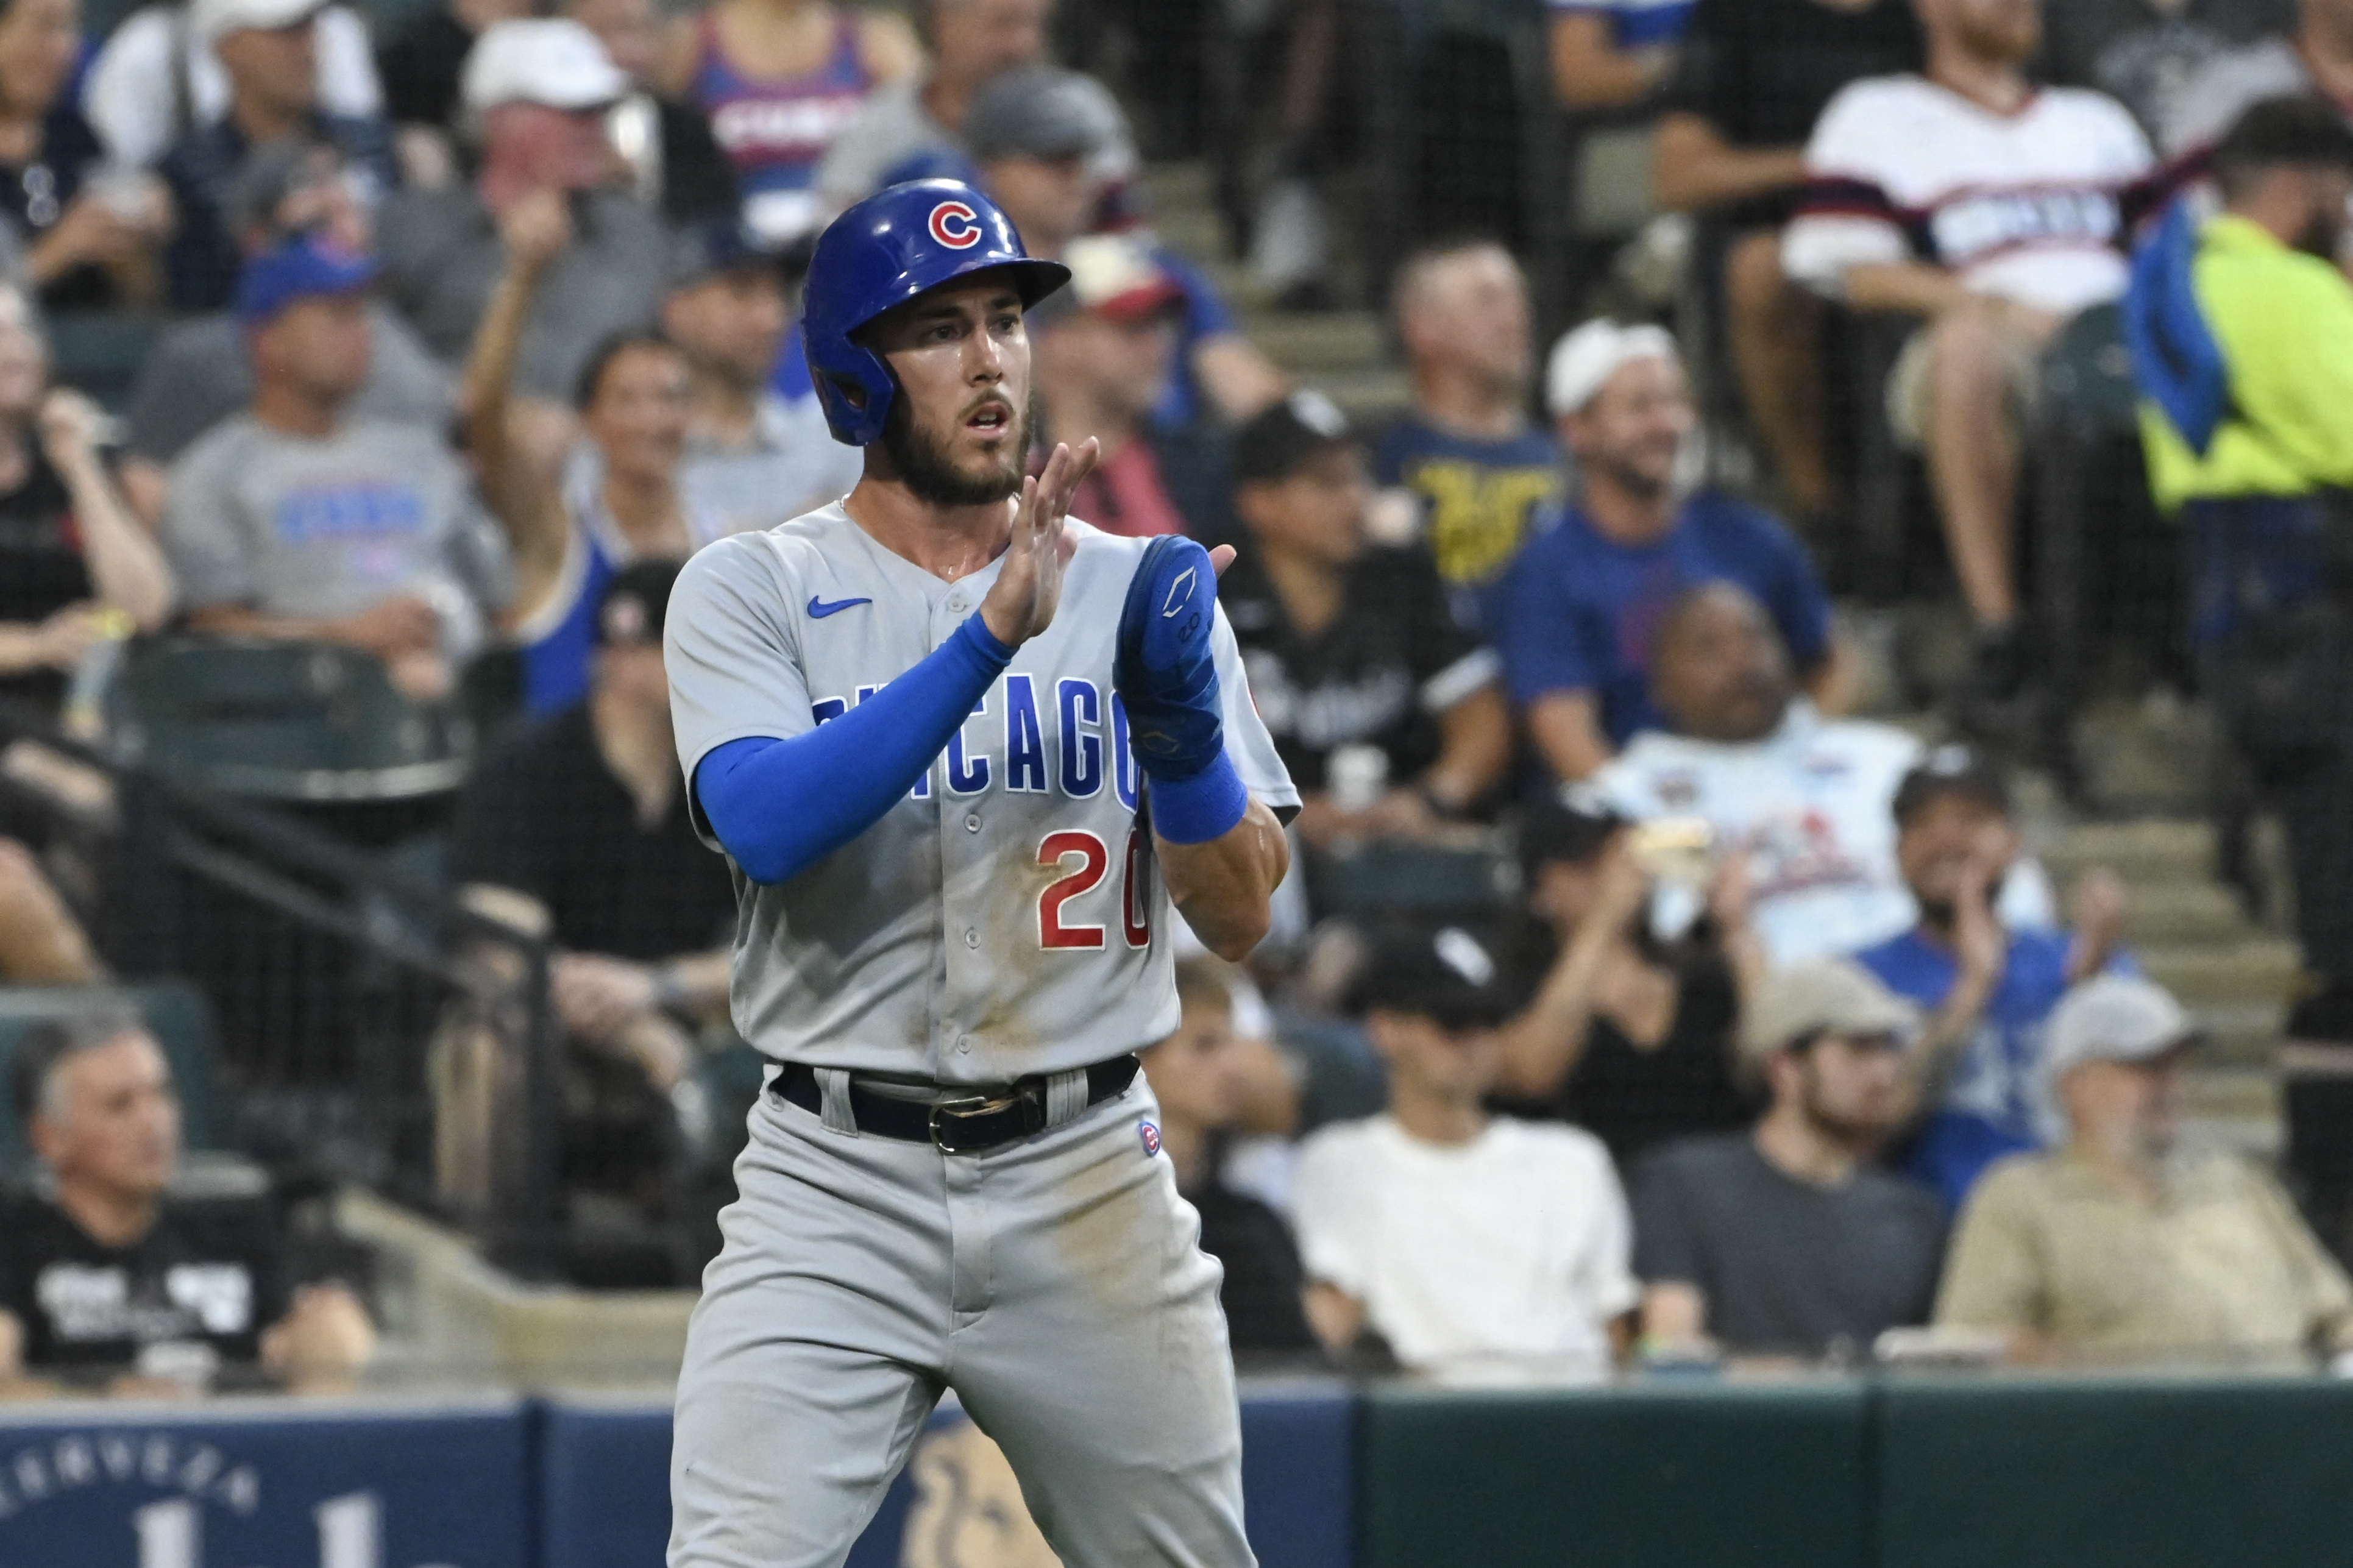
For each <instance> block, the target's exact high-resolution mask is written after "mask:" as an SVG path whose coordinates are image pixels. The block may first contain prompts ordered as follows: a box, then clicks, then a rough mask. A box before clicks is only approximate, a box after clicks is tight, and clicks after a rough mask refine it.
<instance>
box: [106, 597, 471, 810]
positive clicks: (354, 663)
mask: <svg viewBox="0 0 2353 1568" xmlns="http://www.w3.org/2000/svg"><path fill="white" fill-rule="evenodd" d="M111 708H112V711H113V721H112V723H111V726H110V729H111V733H112V734H113V736H114V737H115V748H116V752H117V755H118V756H119V757H120V758H121V761H123V762H125V763H132V764H133V765H137V766H143V767H147V768H151V769H153V771H155V772H156V773H162V774H164V775H165V776H166V777H169V778H172V779H175V780H177V781H179V782H181V783H183V784H195V785H196V786H198V787H201V788H206V789H212V790H217V791H219V792H221V793H222V794H224V795H245V796H248V797H252V798H257V799H266V800H280V801H306V802H331V801H394V800H409V799H415V798H417V797H418V796H423V795H439V794H444V793H446V792H448V791H449V790H452V789H455V788H456V787H457V786H458V784H459V783H460V782H462V781H463V779H464V778H465V775H466V769H467V766H468V764H469V763H470V760H471V755H472V752H473V738H474V727H473V724H472V722H471V721H470V720H468V719H467V718H466V717H465V716H464V714H463V712H462V711H461V710H459V708H458V707H456V706H454V705H452V706H447V707H443V706H434V707H427V706H424V705H420V704H418V703H415V702H412V701H410V700H408V699H407V698H406V697H404V696H402V695H401V694H400V692H399V691H397V690H396V689H394V687H393V685H392V682H391V679H390V678H389V677H387V676H386V674H385V668H384V666H383V664H382V663H381V662H380V661H379V660H377V659H376V658H375V657H374V656H373V655H370V654H367V653H364V652H363V651H361V650H360V649H357V648H352V647H341V646H338V645H335V644H332V643H277V642H239V641H230V640H218V639H211V638H196V637H164V638H158V639H155V640H153V641H147V642H141V643H138V644H136V645H134V646H133V647H132V651H131V656H130V658H129V659H128V660H127V661H126V662H125V665H124V668H123V671H122V674H121V678H120V679H119V680H118V681H117V682H116V685H115V689H114V692H113V694H112V698H111Z"/></svg>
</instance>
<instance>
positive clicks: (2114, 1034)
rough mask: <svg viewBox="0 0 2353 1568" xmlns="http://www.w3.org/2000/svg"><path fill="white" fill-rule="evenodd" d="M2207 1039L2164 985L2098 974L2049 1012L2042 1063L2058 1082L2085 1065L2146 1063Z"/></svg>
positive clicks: (2136, 976)
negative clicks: (2065, 1075) (2170, 1051)
mask: <svg viewBox="0 0 2353 1568" xmlns="http://www.w3.org/2000/svg"><path fill="white" fill-rule="evenodd" d="M2204 1037H2205V1031H2204V1030H2203V1029H2202V1028H2200V1026H2198V1023H2197V1021H2196V1020H2194V1019H2193V1018H2191V1017H2190V1016H2189V1014H2187V1013H2185V1012H2183V1011H2182V1009H2181V1004H2180V1003H2179V1002H2177V1001H2175V1000H2174V999H2173V994H2172V993H2171V992H2168V990H2166V989H2165V987H2163V986H2162V985H2158V984H2154V983H2153V982H2150V981H2147V980H2143V979H2142V978H2140V976H2138V975H2137V974H2096V975H2094V976H2093V977H2092V978H2091V979H2089V980H2086V981H2084V983H2083V984H2081V985H2078V986H2076V987H2075V988H2074V989H2073V991H2070V992H2068V993H2067V994H2066V995H2064V996H2063V997H2061V998H2060V999H2059V1005H2057V1006H2056V1007H2053V1008H2052V1010H2051V1022H2050V1024H2049V1025H2048V1026H2047V1028H2046V1032H2045V1033H2044V1036H2043V1040H2044V1046H2043V1049H2044V1052H2045V1055H2044V1058H2043V1060H2044V1063H2045V1066H2046V1067H2047V1068H2048V1069H2049V1071H2050V1074H2051V1076H2052V1078H2054V1079H2055V1078H2058V1077H2059V1076H2061V1075H2062V1074H2063V1073H2065V1072H2066V1071H2067V1070H2068V1069H2069V1068H2078V1067H2081V1066H2083V1065H2084V1063H2085V1062H2145V1061H2147V1060H2149V1059H2151V1058H2155V1057H2161V1056H2163V1055H2164V1054H2165V1053H2166V1052H2168V1051H2169V1050H2171V1049H2173V1048H2174V1047H2176V1046H2188V1045H2195V1044H2197V1043H2198V1041H2200V1039H2202V1038H2204Z"/></svg>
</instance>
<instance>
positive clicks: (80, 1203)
mask: <svg viewBox="0 0 2353 1568" xmlns="http://www.w3.org/2000/svg"><path fill="white" fill-rule="evenodd" d="M163 1206H164V1205H163V1198H162V1196H161V1195H160V1194H132V1193H121V1192H116V1191H114V1190H112V1189H111V1188H106V1187H100V1186H98V1185H95V1184H91V1183H89V1182H77V1181H72V1180H69V1179H64V1178H60V1179H59V1181H58V1207H59V1208H61V1209H63V1210H65V1212H66V1217H67V1218H69V1219H70V1220H72V1221H73V1222H74V1224H76V1225H78V1226H80V1227H81V1229H82V1234H83V1235H85V1236H87V1237H90V1239H91V1240H92V1241H95V1242H97V1243H98V1244H99V1245H100V1246H101V1247H130V1246H132V1245H133V1244H134V1243H136V1242H137V1241H138V1240H139V1238H140V1237H143V1236H145V1235H146V1234H147V1233H148V1232H149V1231H150V1230H153V1228H154V1227H155V1216H156V1215H158V1214H159V1213H161V1212H162V1210H163Z"/></svg>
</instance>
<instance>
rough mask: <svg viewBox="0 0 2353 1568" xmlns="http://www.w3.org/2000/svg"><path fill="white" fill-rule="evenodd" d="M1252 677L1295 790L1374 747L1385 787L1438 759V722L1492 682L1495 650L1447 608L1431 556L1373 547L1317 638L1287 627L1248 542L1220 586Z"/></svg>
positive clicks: (1355, 566) (1351, 572) (1351, 573)
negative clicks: (1341, 754)
mask: <svg viewBox="0 0 2353 1568" xmlns="http://www.w3.org/2000/svg"><path fill="white" fill-rule="evenodd" d="M1218 599H1219V603H1221V604H1223V605H1225V607H1226V617H1227V619H1229V620H1230V621H1231V622H1232V623H1233V627H1234V637H1235V639H1236V640H1237V641H1238V642H1240V645H1241V653H1242V663H1243V665H1244V667H1245V668H1247V669H1248V670H1249V671H1250V696H1251V698H1252V699H1253V700H1255V701H1256V702H1257V704H1258V711H1259V717H1260V718H1261V719H1263V720H1264V721H1266V728H1267V731H1268V733H1269V734H1271V735H1272V736H1273V737H1274V744H1275V749H1276V751H1278V752H1280V753H1281V754H1282V763H1283V766H1285V767H1286V768H1288V769H1290V770H1291V780H1292V783H1293V784H1297V785H1298V786H1299V787H1300V788H1301V789H1302V790H1320V789H1322V788H1324V761H1325V759H1326V758H1328V757H1329V756H1330V755H1331V752H1332V751H1333V749H1334V748H1335V747H1337V746H1345V745H1350V744H1364V745H1372V746H1378V747H1379V748H1380V749H1381V750H1382V751H1384V752H1388V759H1389V783H1390V784H1392V785H1404V784H1411V783H1412V782H1413V780H1414V779H1415V778H1416V777H1418V776H1419V774H1420V773H1421V772H1422V770H1423V769H1425V768H1427V767H1429V766H1430V763H1434V762H1436V761H1437V760H1438V753H1439V751H1440V742H1441V740H1442V736H1441V734H1440V729H1439V723H1438V721H1439V716H1440V714H1442V713H1443V712H1445V710H1447V709H1449V708H1451V707H1452V706H1454V705H1455V704H1456V703H1458V702H1460V701H1461V700H1463V699H1464V698H1465V697H1468V696H1470V695H1471V694H1472V693H1473V692H1475V691H1477V690H1478V689H1480V688H1482V687H1483V686H1485V685H1487V684H1488V683H1489V682H1490V681H1492V680H1493V679H1494V676H1495V670H1496V665H1495V657H1494V655H1493V652H1492V651H1490V650H1489V649H1487V648H1485V647H1482V646H1481V645H1480V642H1479V639H1478V638H1477V637H1473V636H1472V634H1471V633H1469V632H1467V631H1465V630H1463V629H1462V627H1461V625H1460V624H1458V623H1457V622H1456V621H1455V619H1454V616H1453V615H1452V613H1451V611H1450V610H1449V609H1448V607H1447V600H1446V588H1445V584H1442V583H1440V581H1439V578H1438V569H1437V567H1436V566H1434V565H1432V564H1431V563H1430V554H1429V552H1427V551H1425V550H1421V549H1419V548H1416V549H1404V550H1393V549H1372V550H1367V551H1366V552H1364V553H1363V554H1362V555H1360V556H1358V557H1357V558H1356V561H1355V562H1354V563H1351V564H1350V566H1349V567H1348V568H1347V586H1346V588H1345V592H1344V595H1343V599H1342V603H1341V606H1340V611H1339V614H1337V615H1336V616H1334V617H1333V618H1332V622H1331V624H1330V625H1329V626H1325V627H1324V630H1323V631H1322V633H1321V634H1319V635H1318V636H1315V637H1308V636H1306V635H1304V634H1303V633H1302V632H1301V631H1300V630H1299V629H1298V628H1297V627H1296V626H1293V625H1292V623H1291V617H1290V616H1289V615H1288V614H1287V613H1286V612H1285V611H1284V609H1283V607H1282V599H1281V598H1280V597H1278V596H1277V595H1276V594H1275V591H1274V584H1272V583H1271V582H1270V581H1269V580H1268V578H1267V575H1266V573H1265V571H1264V570H1263V569H1262V568H1261V566H1260V565H1259V560H1258V552H1257V550H1256V548H1255V547H1254V546H1252V545H1250V544H1249V543H1245V544H1244V545H1243V546H1242V548H1241V554H1240V559H1238V560H1237V561H1235V563H1233V564H1232V565H1231V566H1230V567H1229V568H1227V570H1226V574H1225V576H1224V577H1223V578H1222V579H1221V580H1220V581H1219V584H1218Z"/></svg>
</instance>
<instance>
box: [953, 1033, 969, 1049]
mask: <svg viewBox="0 0 2353 1568" xmlns="http://www.w3.org/2000/svg"><path fill="white" fill-rule="evenodd" d="M956 1049H957V1050H960V1051H964V1052H967V1053H969V1052H970V1051H971V1049H972V1037H971V1036H970V1035H958V1036H957V1037H956Z"/></svg>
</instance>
